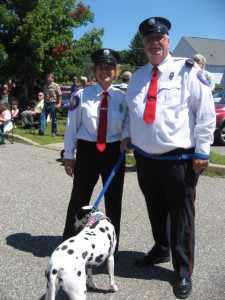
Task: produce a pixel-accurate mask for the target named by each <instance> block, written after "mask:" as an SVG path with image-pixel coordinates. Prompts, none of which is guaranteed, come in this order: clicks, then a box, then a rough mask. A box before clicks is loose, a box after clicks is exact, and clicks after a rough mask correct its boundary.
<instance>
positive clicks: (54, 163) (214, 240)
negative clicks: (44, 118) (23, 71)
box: [0, 143, 225, 300]
mask: <svg viewBox="0 0 225 300" xmlns="http://www.w3.org/2000/svg"><path fill="white" fill-rule="evenodd" d="M0 170H1V173H0V180H1V200H0V213H1V222H0V241H1V242H0V247H1V248H0V282H1V287H0V299H1V300H31V299H32V300H38V299H39V300H43V299H44V294H45V286H46V281H45V277H44V273H45V269H46V267H47V264H48V261H49V257H50V255H51V253H52V251H53V250H54V249H55V248H56V247H57V245H58V244H59V243H60V242H61V234H62V231H63V227H64V222H65V218H66V210H67V205H68V201H69V198H70V193H71V189H72V179H71V178H70V177H68V176H67V175H66V174H65V172H64V167H63V165H62V163H61V161H60V152H59V151H56V150H50V149H45V148H41V147H36V146H30V145H23V144H19V143H15V144H12V145H11V144H9V143H7V144H6V145H4V146H1V148H0ZM224 186H225V179H222V178H209V177H205V176H201V177H200V179H199V183H198V186H197V198H196V252H195V269H194V274H193V291H192V294H191V296H190V297H189V298H188V299H190V300H196V299H198V300H205V299H208V300H209V299H212V300H219V299H225V272H224V270H225V255H224V253H225V219H224V215H225V201H224ZM101 188H102V186H101V184H100V182H99V183H98V184H97V186H96V188H95V190H94V193H93V198H92V202H91V203H92V204H93V203H94V202H95V201H96V199H97V197H98V195H99V193H100V191H101ZM100 208H102V209H103V210H104V208H103V203H102V202H101V204H100ZM152 245H153V240H152V236H151V228H150V225H149V221H148V217H147V212H146V207H145V202H144V199H143V196H142V194H141V192H140V189H139V187H138V183H137V177H136V172H135V168H134V167H127V170H126V176H125V186H124V197H123V210H122V224H121V237H120V248H119V250H120V258H119V260H118V262H116V265H115V276H116V278H115V279H116V284H117V285H118V288H119V291H118V292H117V293H110V292H108V284H109V281H108V275H107V270H106V266H105V265H103V266H102V267H100V268H98V269H95V270H94V281H95V283H96V284H97V286H98V288H99V289H98V290H97V291H92V292H91V291H90V292H88V299H97V300H98V299H105V300H106V299H107V300H108V299H116V300H118V299H119V300H127V299H130V300H137V299H148V300H149V299H152V300H153V299H154V300H157V299H160V300H162V299H163V300H164V299H169V300H170V299H176V298H175V296H174V295H173V288H172V286H173V282H174V272H173V268H172V265H171V263H166V264H161V265H157V266H155V267H153V268H145V269H139V268H136V267H135V266H134V260H135V258H137V257H138V256H139V255H140V254H142V253H145V252H147V251H148V250H149V249H150V248H151V246H152ZM56 299H57V300H59V299H62V300H68V297H67V296H66V294H65V293H63V292H62V291H60V292H59V293H58V295H57V297H56ZM78 300H79V299H78Z"/></svg>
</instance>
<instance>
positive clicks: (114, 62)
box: [63, 48, 127, 250]
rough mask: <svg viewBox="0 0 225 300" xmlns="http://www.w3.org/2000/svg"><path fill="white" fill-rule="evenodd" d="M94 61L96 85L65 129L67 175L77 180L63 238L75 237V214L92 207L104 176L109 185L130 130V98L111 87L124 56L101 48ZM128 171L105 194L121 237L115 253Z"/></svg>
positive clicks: (75, 106) (75, 101) (74, 103)
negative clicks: (128, 114)
mask: <svg viewBox="0 0 225 300" xmlns="http://www.w3.org/2000/svg"><path fill="white" fill-rule="evenodd" d="M91 60H92V62H93V63H94V66H93V72H94V74H95V77H96V80H97V83H96V85H92V86H88V87H86V88H85V89H81V90H79V91H78V92H77V93H73V94H72V96H71V106H70V108H69V112H68V118H67V124H66V130H65V139H64V149H65V153H64V158H65V171H66V173H67V174H68V175H69V176H74V181H73V190H72V194H71V198H70V202H69V206H68V210H67V217H66V224H65V228H64V233H63V240H66V239H68V238H70V237H72V236H74V235H75V234H76V233H75V231H74V226H73V225H74V219H75V216H76V213H77V211H78V210H79V209H80V208H81V207H82V206H85V205H89V202H90V199H91V195H92V192H93V189H94V187H95V185H96V183H97V182H98V179H99V176H101V179H102V183H103V185H105V183H106V181H107V179H108V177H109V175H110V173H111V171H112V169H113V167H114V166H115V164H116V162H117V160H118V158H119V157H120V155H121V153H120V140H121V137H123V134H122V131H123V129H124V128H126V127H127V125H126V124H127V119H126V116H127V113H126V112H127V109H126V104H125V94H124V93H123V92H122V91H121V90H119V89H117V88H114V87H113V85H112V82H113V80H115V79H116V78H117V77H118V74H119V62H120V57H119V54H118V53H117V52H116V51H114V50H111V49H106V48H104V49H99V50H96V51H95V52H94V53H93V54H92V55H91ZM105 125H106V126H105ZM75 149H77V152H76V161H75V160H74V150H75ZM124 171H125V162H124V161H123V162H122V163H121V165H120V167H119V169H118V170H117V172H116V174H115V177H114V178H113V181H112V182H111V184H110V186H109V188H108V189H107V191H106V193H105V211H106V215H107V217H108V218H109V219H110V220H111V222H112V224H113V225H114V226H115V231H116V234H117V241H118V242H117V246H116V250H118V247H119V233H120V218H121V206H122V194H123V182H124Z"/></svg>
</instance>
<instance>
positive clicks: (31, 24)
mask: <svg viewBox="0 0 225 300" xmlns="http://www.w3.org/2000/svg"><path fill="white" fill-rule="evenodd" d="M0 18H1V23H0V41H1V42H0V66H1V69H2V72H1V74H4V75H5V76H7V77H8V76H14V77H16V78H21V79H23V80H24V81H25V82H26V83H27V84H28V83H29V81H31V80H33V79H34V78H43V77H44V76H45V75H46V73H48V72H50V71H53V72H55V78H56V80H61V79H62V78H63V77H64V76H66V77H67V76H69V75H67V72H66V70H67V68H68V69H70V67H71V66H74V65H76V64H78V65H79V64H81V62H82V61H81V57H82V55H85V54H86V53H89V52H92V51H93V50H95V49H96V48H98V47H101V36H102V35H103V33H104V31H103V29H101V30H97V29H94V30H92V31H91V32H89V33H88V34H87V35H86V37H83V38H81V40H80V41H76V40H75V41H73V30H74V28H78V27H80V26H85V25H87V24H88V22H93V20H94V14H93V13H92V12H91V10H90V6H87V7H85V6H84V5H83V3H82V2H79V3H78V4H76V1H75V0H32V1H30V0H2V1H1V0H0ZM84 45H85V47H84Z"/></svg>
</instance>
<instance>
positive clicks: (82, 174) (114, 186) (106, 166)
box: [63, 140, 125, 249]
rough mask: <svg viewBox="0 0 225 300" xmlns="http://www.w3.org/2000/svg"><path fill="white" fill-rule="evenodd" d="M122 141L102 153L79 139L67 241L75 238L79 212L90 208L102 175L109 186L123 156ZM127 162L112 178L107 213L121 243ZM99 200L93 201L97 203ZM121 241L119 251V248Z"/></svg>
mask: <svg viewBox="0 0 225 300" xmlns="http://www.w3.org/2000/svg"><path fill="white" fill-rule="evenodd" d="M120 154H121V153H120V142H114V143H107V145H106V149H105V150H104V151H103V152H99V151H98V149H97V148H96V143H95V142H88V141H84V140H78V144H77V154H76V164H75V171H74V181H73V190H72V194H71V199H70V203H69V206H68V211H67V217H66V224H65V228H64V233H63V240H65V239H68V238H69V237H71V236H74V235H75V231H74V222H75V216H76V213H77V211H78V210H79V209H80V208H81V207H82V206H85V205H89V203H90V199H91V195H92V192H93V189H94V187H95V185H96V183H97V182H98V179H99V176H101V178H102V183H103V185H105V183H106V181H107V179H108V177H109V175H110V173H111V171H112V169H113V167H114V166H115V164H116V162H117V160H118V158H119V156H120ZM124 172H125V161H123V162H122V163H121V165H120V167H119V169H118V170H117V172H116V174H115V176H114V178H113V179H112V181H111V183H110V185H109V187H108V189H107V191H106V193H105V195H104V198H105V213H106V215H107V217H108V218H109V219H110V220H111V222H112V224H113V225H114V227H115V231H116V235H117V239H118V242H119V233H120V218H121V208H122V194H123V183H124ZM96 200H97V199H93V204H94V202H95V201H96ZM118 242H117V248H116V249H118Z"/></svg>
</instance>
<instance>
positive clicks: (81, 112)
mask: <svg viewBox="0 0 225 300" xmlns="http://www.w3.org/2000/svg"><path fill="white" fill-rule="evenodd" d="M103 92H104V90H103V89H102V87H101V86H100V85H99V84H98V83H97V84H96V85H93V86H89V87H86V88H85V89H82V90H79V91H78V92H77V93H73V94H72V95H71V98H70V101H71V105H70V109H69V112H68V117H67V124H66V131H65V139H64V149H65V153H64V157H65V158H66V159H73V158H74V149H75V148H76V147H77V139H83V140H86V141H91V142H96V141H97V135H98V123H99V113H100V106H101V101H102V99H103V95H102V93H103ZM107 98H108V114H107V136H106V142H107V143H111V142H116V141H120V140H121V138H124V137H127V136H129V131H128V134H127V135H124V134H122V131H123V129H124V132H125V131H126V132H127V130H125V128H127V127H129V118H128V114H127V106H126V101H125V94H124V93H123V92H122V91H121V90H119V89H116V88H114V87H113V86H111V87H110V88H109V89H108V96H107ZM125 119H126V120H125Z"/></svg>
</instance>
